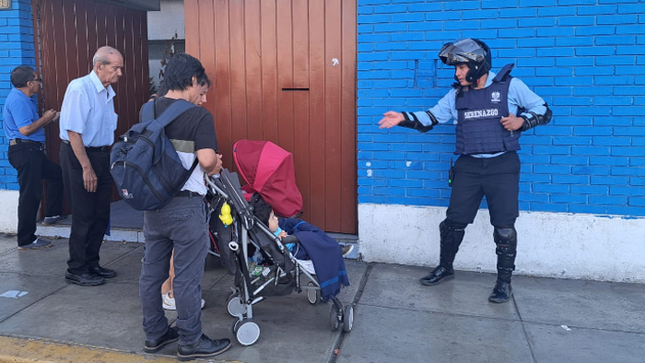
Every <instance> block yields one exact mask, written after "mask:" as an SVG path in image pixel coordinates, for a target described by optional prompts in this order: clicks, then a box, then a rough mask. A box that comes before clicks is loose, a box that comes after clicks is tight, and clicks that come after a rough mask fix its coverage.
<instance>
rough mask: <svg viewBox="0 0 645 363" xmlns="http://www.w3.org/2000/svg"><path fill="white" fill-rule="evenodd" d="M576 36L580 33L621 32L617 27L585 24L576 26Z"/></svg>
mask: <svg viewBox="0 0 645 363" xmlns="http://www.w3.org/2000/svg"><path fill="white" fill-rule="evenodd" d="M575 33H576V36H580V35H611V34H614V33H615V34H620V33H618V31H617V27H615V26H609V25H603V26H593V27H591V26H585V27H579V28H576V32H575Z"/></svg>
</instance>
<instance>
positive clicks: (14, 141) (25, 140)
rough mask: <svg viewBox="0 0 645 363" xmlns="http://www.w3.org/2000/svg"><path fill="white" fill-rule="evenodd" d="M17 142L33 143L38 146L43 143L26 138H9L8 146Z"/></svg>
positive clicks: (41, 145)
mask: <svg viewBox="0 0 645 363" xmlns="http://www.w3.org/2000/svg"><path fill="white" fill-rule="evenodd" d="M18 144H35V145H38V146H40V147H43V146H44V145H43V143H42V142H39V141H33V140H27V139H11V140H9V146H14V145H18Z"/></svg>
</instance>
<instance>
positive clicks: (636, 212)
mask: <svg viewBox="0 0 645 363" xmlns="http://www.w3.org/2000/svg"><path fill="white" fill-rule="evenodd" d="M630 199H632V198H630ZM607 212H608V213H609V214H619V215H632V216H644V215H645V208H640V207H631V206H627V207H623V206H609V207H607Z"/></svg>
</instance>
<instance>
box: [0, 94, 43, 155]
mask: <svg viewBox="0 0 645 363" xmlns="http://www.w3.org/2000/svg"><path fill="white" fill-rule="evenodd" d="M2 116H3V117H4V123H3V126H4V134H5V136H6V137H7V139H9V140H13V139H23V140H31V141H38V142H42V143H44V142H45V129H43V128H42V127H40V128H39V129H38V130H36V131H34V132H33V133H31V134H30V135H27V136H25V135H23V134H21V133H20V131H19V129H20V128H22V127H25V126H29V125H31V124H32V123H34V122H36V121H38V119H39V118H40V117H39V116H38V108H37V107H36V100H35V99H34V98H30V97H27V95H26V94H24V93H23V92H22V91H21V90H19V89H17V88H14V89H12V90H11V91H10V92H9V95H8V96H7V98H6V99H5V101H4V109H3V110H2Z"/></svg>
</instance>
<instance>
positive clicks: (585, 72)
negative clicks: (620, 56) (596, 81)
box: [575, 67, 614, 76]
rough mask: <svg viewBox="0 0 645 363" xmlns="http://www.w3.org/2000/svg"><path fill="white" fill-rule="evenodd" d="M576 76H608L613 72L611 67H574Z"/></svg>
mask: <svg viewBox="0 0 645 363" xmlns="http://www.w3.org/2000/svg"><path fill="white" fill-rule="evenodd" d="M575 73H576V76H608V75H612V74H614V69H613V67H576V69H575Z"/></svg>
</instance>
